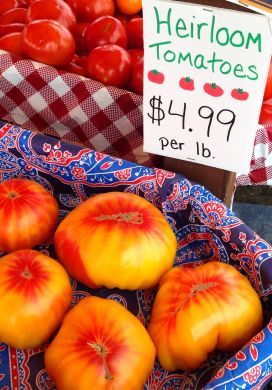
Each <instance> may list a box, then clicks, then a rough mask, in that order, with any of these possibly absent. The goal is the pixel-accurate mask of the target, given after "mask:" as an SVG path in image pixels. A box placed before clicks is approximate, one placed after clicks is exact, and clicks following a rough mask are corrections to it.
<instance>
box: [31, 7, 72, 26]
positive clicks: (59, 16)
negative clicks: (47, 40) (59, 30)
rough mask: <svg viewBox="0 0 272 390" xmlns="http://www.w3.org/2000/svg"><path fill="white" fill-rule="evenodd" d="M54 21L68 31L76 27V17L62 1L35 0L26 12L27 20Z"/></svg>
mask: <svg viewBox="0 0 272 390" xmlns="http://www.w3.org/2000/svg"><path fill="white" fill-rule="evenodd" d="M39 19H50V20H56V21H57V22H59V23H60V24H62V25H63V26H65V27H67V28H68V29H69V30H70V31H74V29H75V27H76V23H77V20H76V16H75V14H74V12H73V10H72V8H71V7H70V6H69V5H68V4H67V3H66V2H65V1H64V0H36V1H34V2H33V3H32V4H30V6H29V8H28V10H27V20H28V22H32V21H33V20H39Z"/></svg>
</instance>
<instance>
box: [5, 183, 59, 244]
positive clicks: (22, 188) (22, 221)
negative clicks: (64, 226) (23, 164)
mask: <svg viewBox="0 0 272 390" xmlns="http://www.w3.org/2000/svg"><path fill="white" fill-rule="evenodd" d="M58 213H59V207H58V203H57V201H56V199H55V198H54V197H53V195H52V194H50V193H49V192H48V191H47V190H46V189H45V188H44V187H43V186H42V185H40V184H39V183H37V182H35V181H32V180H27V179H9V180H6V181H4V182H2V183H1V184H0V250H2V251H5V252H11V251H14V250H17V249H25V248H33V247H34V246H36V245H39V244H43V243H45V242H46V240H48V239H49V238H50V236H51V235H52V234H53V232H54V229H55V227H56V224H57V218H58Z"/></svg>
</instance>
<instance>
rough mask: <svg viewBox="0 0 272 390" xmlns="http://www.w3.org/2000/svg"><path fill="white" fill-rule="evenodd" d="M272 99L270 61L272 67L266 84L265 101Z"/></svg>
mask: <svg viewBox="0 0 272 390" xmlns="http://www.w3.org/2000/svg"><path fill="white" fill-rule="evenodd" d="M268 99H272V59H271V60H270V66H269V71H268V76H267V80H266V84H265V90H264V97H263V100H264V101H265V100H268Z"/></svg>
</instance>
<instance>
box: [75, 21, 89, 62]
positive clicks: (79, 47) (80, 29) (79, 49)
mask: <svg viewBox="0 0 272 390" xmlns="http://www.w3.org/2000/svg"><path fill="white" fill-rule="evenodd" d="M90 24H91V23H77V24H76V27H75V29H74V31H73V36H74V39H75V43H76V54H77V55H79V56H81V55H86V54H89V49H88V47H87V43H86V41H85V38H84V35H85V31H86V29H87V27H88V26H89V25H90Z"/></svg>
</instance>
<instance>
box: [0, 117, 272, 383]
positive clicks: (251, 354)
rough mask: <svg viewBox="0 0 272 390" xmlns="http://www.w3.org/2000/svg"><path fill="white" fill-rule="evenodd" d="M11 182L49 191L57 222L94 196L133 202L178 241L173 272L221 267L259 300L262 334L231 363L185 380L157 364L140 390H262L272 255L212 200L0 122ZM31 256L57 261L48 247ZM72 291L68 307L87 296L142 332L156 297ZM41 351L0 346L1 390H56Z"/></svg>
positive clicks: (157, 173)
mask: <svg viewBox="0 0 272 390" xmlns="http://www.w3.org/2000/svg"><path fill="white" fill-rule="evenodd" d="M13 177H23V178H28V179H32V180H35V181H37V182H39V183H40V184H42V185H43V186H44V187H45V188H46V189H47V190H48V191H50V192H51V193H52V194H53V195H54V196H55V198H56V199H57V201H58V203H59V206H60V215H59V220H61V219H63V218H64V217H65V216H66V215H67V213H69V211H71V210H72V209H73V208H74V207H76V206H77V205H78V204H79V203H81V202H82V201H84V200H85V199H87V198H89V197H90V196H92V195H95V194H97V193H100V192H107V191H113V190H114V191H124V192H131V193H134V194H138V195H140V196H142V197H144V198H146V199H147V200H148V201H150V202H152V203H153V204H154V205H155V206H156V207H158V208H159V209H160V210H161V211H162V212H163V213H164V215H165V217H166V218H167V220H168V222H169V223H170V225H171V227H172V229H173V231H174V232H175V234H176V237H177V240H178V251H177V256H176V259H175V266H178V265H181V264H188V263H190V264H192V265H194V266H197V265H199V264H201V263H203V262H207V261H212V260H218V259H220V261H222V262H225V263H230V264H232V265H234V266H235V267H237V268H238V269H239V270H240V271H241V272H242V273H243V274H245V275H247V277H248V279H249V280H250V282H251V284H252V285H253V287H254V288H255V289H256V291H257V292H258V293H259V295H260V297H261V300H262V304H263V307H264V315H265V326H264V328H263V329H262V331H261V332H260V333H258V334H257V335H255V336H254V337H253V339H252V340H251V341H250V342H249V343H248V344H247V345H246V346H245V347H244V348H243V349H241V350H240V351H238V352H237V353H236V354H235V355H227V354H224V353H220V352H215V353H212V354H211V355H210V356H209V359H208V360H207V361H206V362H205V364H203V366H202V367H201V368H200V369H198V370H197V371H194V372H190V373H189V372H184V371H176V372H171V373H170V372H166V371H165V370H163V369H162V367H161V366H160V364H159V363H158V361H156V364H155V366H154V370H153V372H152V374H151V376H150V377H149V379H148V381H147V382H146V384H145V386H144V390H182V389H184V390H191V389H192V390H198V389H203V390H208V389H218V390H236V389H237V390H238V389H239V390H240V389H245V390H247V389H264V388H265V386H266V385H267V383H268V382H269V380H270V379H271V377H272V318H271V317H272V247H271V246H270V245H269V244H268V243H267V242H265V241H264V240H263V239H262V238H261V237H259V236H258V235H257V234H256V233H255V232H253V231H252V230H251V229H250V228H249V227H248V226H246V225H245V224H244V223H243V222H242V221H241V220H240V219H239V218H237V217H236V216H235V214H234V213H233V212H232V211H231V210H230V209H229V208H227V207H226V206H225V205H224V204H223V203H222V202H221V201H220V200H219V199H218V198H216V197H215V196H213V195H212V194H211V193H210V192H209V191H207V189H205V188H204V187H203V186H200V185H198V184H197V183H193V182H191V181H189V180H187V179H186V178H185V177H183V176H181V175H178V174H174V173H172V172H168V171H164V170H162V169H152V168H147V167H144V166H141V165H137V164H134V163H131V162H128V161H124V160H122V159H118V158H115V157H110V156H108V155H105V154H102V153H99V152H95V151H92V150H90V149H86V148H82V147H80V146H76V145H72V144H69V143H66V142H62V141H59V140H56V139H55V138H53V137H49V136H45V135H44V134H39V133H33V132H31V131H29V130H25V129H22V128H21V127H19V126H16V125H11V124H8V123H3V122H0V181H4V180H6V179H9V178H13ZM35 249H38V250H40V251H43V252H44V253H46V254H48V255H50V256H52V257H55V252H54V245H53V243H52V242H48V243H46V244H45V245H42V246H39V247H37V248H35ZM0 255H4V253H0ZM71 283H72V286H73V302H72V305H74V304H76V303H77V302H78V301H79V300H80V299H81V298H83V297H84V296H86V295H97V296H100V297H104V298H107V299H114V300H117V301H118V302H120V303H121V304H123V305H124V306H125V307H127V308H128V310H130V311H131V312H133V313H134V314H135V315H136V316H137V317H138V318H139V319H140V320H141V321H142V323H143V324H144V325H145V326H146V325H147V324H148V321H149V319H150V314H151V308H152V303H153V301H154V298H155V294H156V289H153V290H145V291H136V292H135V291H134V292H133V291H121V290H118V289H113V290H109V289H97V290H92V289H90V288H87V287H86V286H84V285H82V284H80V283H79V282H77V281H75V280H72V279H71ZM0 320H1V319H0ZM45 348H46V345H43V346H41V347H40V348H37V349H35V350H15V349H13V348H10V347H8V346H7V345H5V344H3V343H2V344H0V389H1V390H35V389H39V390H49V389H50V390H55V385H54V383H53V382H52V381H51V379H50V378H49V377H48V376H47V373H46V370H45V368H44V363H43V355H44V350H45ZM75 390H76V386H75ZM86 390H92V389H86ZM97 390H98V389H97ZM139 390H140V389H139Z"/></svg>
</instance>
